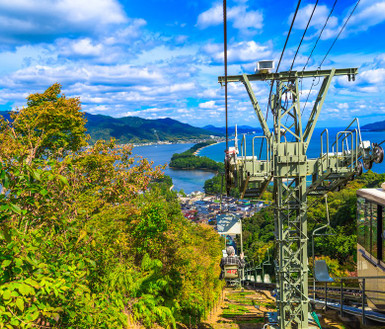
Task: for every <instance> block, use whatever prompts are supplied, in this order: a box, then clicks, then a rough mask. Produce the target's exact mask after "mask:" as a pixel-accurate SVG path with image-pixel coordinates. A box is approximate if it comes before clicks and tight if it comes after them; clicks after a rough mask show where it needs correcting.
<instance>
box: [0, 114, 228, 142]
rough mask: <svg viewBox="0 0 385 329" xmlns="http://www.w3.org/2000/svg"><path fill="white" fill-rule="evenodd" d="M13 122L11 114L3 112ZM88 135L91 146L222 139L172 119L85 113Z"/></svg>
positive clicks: (209, 132)
mask: <svg viewBox="0 0 385 329" xmlns="http://www.w3.org/2000/svg"><path fill="white" fill-rule="evenodd" d="M0 114H1V115H3V116H4V117H5V118H6V119H8V120H10V116H9V112H0ZM85 116H86V119H87V124H86V128H87V132H88V133H89V134H90V136H91V142H94V141H96V140H98V139H104V140H109V139H110V138H111V137H114V138H115V139H116V140H117V141H118V143H144V142H156V141H178V140H188V139H203V138H209V137H210V135H217V136H218V135H222V134H220V133H213V132H211V131H208V130H205V129H202V128H197V127H193V126H191V125H188V124H186V123H182V122H179V121H177V120H173V119H170V118H166V119H156V120H148V119H142V118H139V117H124V118H113V117H110V116H107V115H93V114H90V113H85Z"/></svg>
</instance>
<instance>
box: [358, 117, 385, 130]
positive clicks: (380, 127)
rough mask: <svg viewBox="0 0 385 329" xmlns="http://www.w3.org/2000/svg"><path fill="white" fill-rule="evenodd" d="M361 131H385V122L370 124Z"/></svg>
mask: <svg viewBox="0 0 385 329" xmlns="http://www.w3.org/2000/svg"><path fill="white" fill-rule="evenodd" d="M361 129H365V130H370V131H385V120H384V121H378V122H374V123H369V124H367V125H365V126H362V127H361Z"/></svg>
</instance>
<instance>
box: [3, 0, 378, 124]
mask: <svg viewBox="0 0 385 329" xmlns="http://www.w3.org/2000/svg"><path fill="white" fill-rule="evenodd" d="M314 3H315V1H302V4H301V7H300V11H299V13H298V17H297V20H296V24H295V25H294V29H293V32H292V34H291V36H290V40H289V44H288V48H287V51H286V53H285V56H284V58H283V62H282V64H281V70H288V69H289V68H290V65H291V62H292V58H293V54H294V53H295V50H296V49H297V45H298V43H299V40H300V38H301V36H302V33H303V29H304V27H305V26H306V23H307V21H308V18H309V16H310V12H311V10H312V8H313V6H314ZM333 3H334V0H320V1H319V4H318V7H317V9H316V12H315V15H314V18H313V20H312V22H311V24H310V28H309V31H308V33H307V35H306V37H305V40H304V43H303V45H302V47H301V49H300V53H299V55H298V57H297V59H296V62H295V65H294V69H300V70H302V68H303V66H304V64H305V63H306V61H307V59H308V56H309V54H310V51H311V49H312V48H313V45H314V43H315V41H316V39H317V37H318V35H319V32H320V30H321V28H322V26H323V24H324V22H325V20H326V17H327V16H328V14H329V12H330V9H331V7H332V5H333ZM355 3H356V0H339V1H338V2H337V4H336V7H335V11H334V12H333V14H332V17H331V19H330V20H329V24H328V25H327V27H326V29H325V31H324V33H323V34H322V37H321V40H320V42H319V43H318V45H317V47H316V49H315V51H314V54H313V56H312V57H311V58H310V61H309V65H308V68H309V69H316V68H317V67H318V66H319V64H320V62H321V60H322V58H323V56H324V55H325V53H326V51H327V49H328V48H329V47H330V45H331V43H332V42H333V40H334V38H335V36H336V35H337V33H338V31H339V29H340V27H341V26H342V24H343V22H344V20H345V19H346V17H347V16H348V15H349V13H350V11H351V10H352V8H353V7H354V5H355ZM296 4H297V1H282V0H276V1H266V0H264V1H259V0H228V25H229V29H228V44H229V69H228V70H229V74H240V73H253V71H254V69H255V65H256V62H257V61H258V60H265V59H274V60H276V61H277V60H278V58H279V55H280V54H281V50H282V47H283V44H284V41H285V38H286V33H287V31H288V29H289V25H290V22H291V17H292V15H293V13H294V10H295V7H296ZM0 31H1V32H0V63H1V65H0V109H1V110H9V109H12V108H15V107H19V108H20V107H21V106H23V105H25V97H26V96H27V95H28V94H30V93H34V92H42V91H44V90H45V89H46V88H48V87H49V86H50V85H51V84H53V83H55V82H59V83H60V84H62V86H63V92H64V93H65V94H66V95H67V96H76V97H80V99H81V101H82V107H83V110H84V111H87V112H90V113H93V114H105V115H110V116H114V117H123V116H133V115H135V116H140V117H143V118H148V119H155V118H164V117H170V118H173V119H176V120H179V121H182V122H186V123H190V124H192V125H195V126H205V125H207V124H213V125H216V126H224V90H223V88H221V87H220V85H219V84H218V83H217V77H218V75H223V72H224V71H223V26H222V1H211V0H194V1H190V0H184V1H180V0H178V1H177V0H167V1H166V0H147V1H132V0H131V1H128V0H126V1H123V0H122V1H118V0H13V1H9V0H0ZM384 33H385V0H361V2H360V4H359V5H358V7H357V9H356V11H355V13H354V15H353V16H352V18H351V20H350V21H349V23H348V25H347V27H346V30H345V31H344V32H343V33H342V35H341V36H340V38H339V40H338V41H337V43H336V45H335V46H334V48H333V50H332V51H331V53H330V55H329V56H328V57H327V59H326V61H325V62H324V64H323V66H322V68H323V69H327V68H332V67H335V68H344V67H358V68H359V72H360V74H359V76H358V77H357V79H356V81H354V82H348V81H347V78H345V77H338V78H335V79H334V81H333V84H332V86H331V89H330V91H329V94H328V98H327V100H326V101H325V104H324V108H323V112H322V114H321V117H320V121H319V126H344V125H345V124H348V123H349V122H350V120H351V119H352V118H354V117H359V118H360V120H361V123H370V122H374V121H380V120H385V100H384V97H383V94H384V91H385V37H384ZM311 82H312V81H311V79H310V80H309V81H304V82H303V84H302V100H303V102H304V101H305V99H306V97H307V93H308V91H309V89H310V85H311ZM319 85H320V84H318V87H319ZM254 88H255V93H256V95H257V97H258V99H259V101H260V103H261V106H262V108H264V109H265V108H266V102H267V96H268V89H269V86H268V84H267V83H266V82H261V83H256V84H254ZM315 89H317V87H316V88H315ZM315 96H316V93H315V92H314V91H313V92H312V93H311V95H310V98H309V102H310V104H311V103H312V102H313V101H314V98H315ZM306 108H307V109H310V106H309V105H308V106H307V107H306ZM306 112H309V111H308V110H307V111H306ZM305 115H306V114H305ZM229 123H230V124H231V125H233V124H235V123H238V124H247V125H251V126H259V124H258V122H257V119H256V116H255V114H254V112H253V109H252V107H251V104H250V101H249V99H248V96H247V94H246V92H245V90H244V87H243V85H241V84H231V85H230V86H229Z"/></svg>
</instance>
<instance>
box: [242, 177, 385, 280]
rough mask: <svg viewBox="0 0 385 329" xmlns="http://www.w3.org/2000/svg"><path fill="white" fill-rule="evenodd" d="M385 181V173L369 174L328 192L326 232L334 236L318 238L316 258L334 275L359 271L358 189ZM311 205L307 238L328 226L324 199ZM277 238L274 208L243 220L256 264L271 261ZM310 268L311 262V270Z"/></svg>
mask: <svg viewBox="0 0 385 329" xmlns="http://www.w3.org/2000/svg"><path fill="white" fill-rule="evenodd" d="M384 181H385V174H376V173H374V172H372V171H369V172H367V173H364V174H363V175H362V176H360V177H358V178H357V179H356V180H354V181H352V182H350V183H349V184H348V185H347V186H346V187H345V188H343V189H342V190H340V191H335V192H330V193H328V205H329V212H330V222H331V227H330V228H329V229H328V230H325V231H323V232H327V233H330V234H332V235H327V236H318V237H315V239H314V241H315V256H316V257H317V258H323V259H325V260H326V262H327V263H328V266H329V269H330V271H331V273H332V274H333V275H334V276H346V275H351V274H352V273H353V272H355V271H356V261H357V258H356V254H357V251H356V246H357V228H356V225H357V220H356V209H357V208H356V202H357V198H356V190H357V189H360V188H364V187H380V185H381V183H383V182H384ZM308 204H309V209H308V231H309V234H308V236H309V237H311V236H312V235H311V234H312V232H313V230H314V229H316V228H318V227H320V226H321V225H324V224H326V207H325V203H324V198H321V197H309V200H308ZM274 239H275V236H274V206H273V205H272V206H269V207H267V208H264V209H262V210H261V211H260V212H258V213H256V214H255V215H254V216H252V217H251V218H248V219H244V220H243V241H244V250H245V253H246V254H247V255H248V257H249V259H253V260H254V261H255V262H256V263H257V264H258V263H261V262H262V261H266V260H267V259H268V254H267V250H269V249H270V257H271V255H272V254H273V248H272V247H273V245H274ZM308 255H309V257H311V256H312V254H311V239H310V240H309V244H308ZM311 265H312V261H311V259H310V260H309V266H310V268H311ZM270 271H271V274H273V273H274V271H273V268H272V266H271V268H270Z"/></svg>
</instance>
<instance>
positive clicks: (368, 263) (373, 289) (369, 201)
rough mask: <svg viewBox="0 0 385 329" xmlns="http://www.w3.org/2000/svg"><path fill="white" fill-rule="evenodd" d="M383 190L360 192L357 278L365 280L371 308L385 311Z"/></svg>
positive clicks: (384, 201)
mask: <svg viewBox="0 0 385 329" xmlns="http://www.w3.org/2000/svg"><path fill="white" fill-rule="evenodd" d="M382 187H383V188H382V189H361V190H358V191H357V228H358V231H357V271H358V276H363V277H378V276H384V279H381V278H378V279H368V280H366V288H367V289H366V290H367V293H366V295H367V299H368V305H369V306H370V307H372V308H375V309H377V310H381V311H382V312H384V311H385V184H382Z"/></svg>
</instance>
